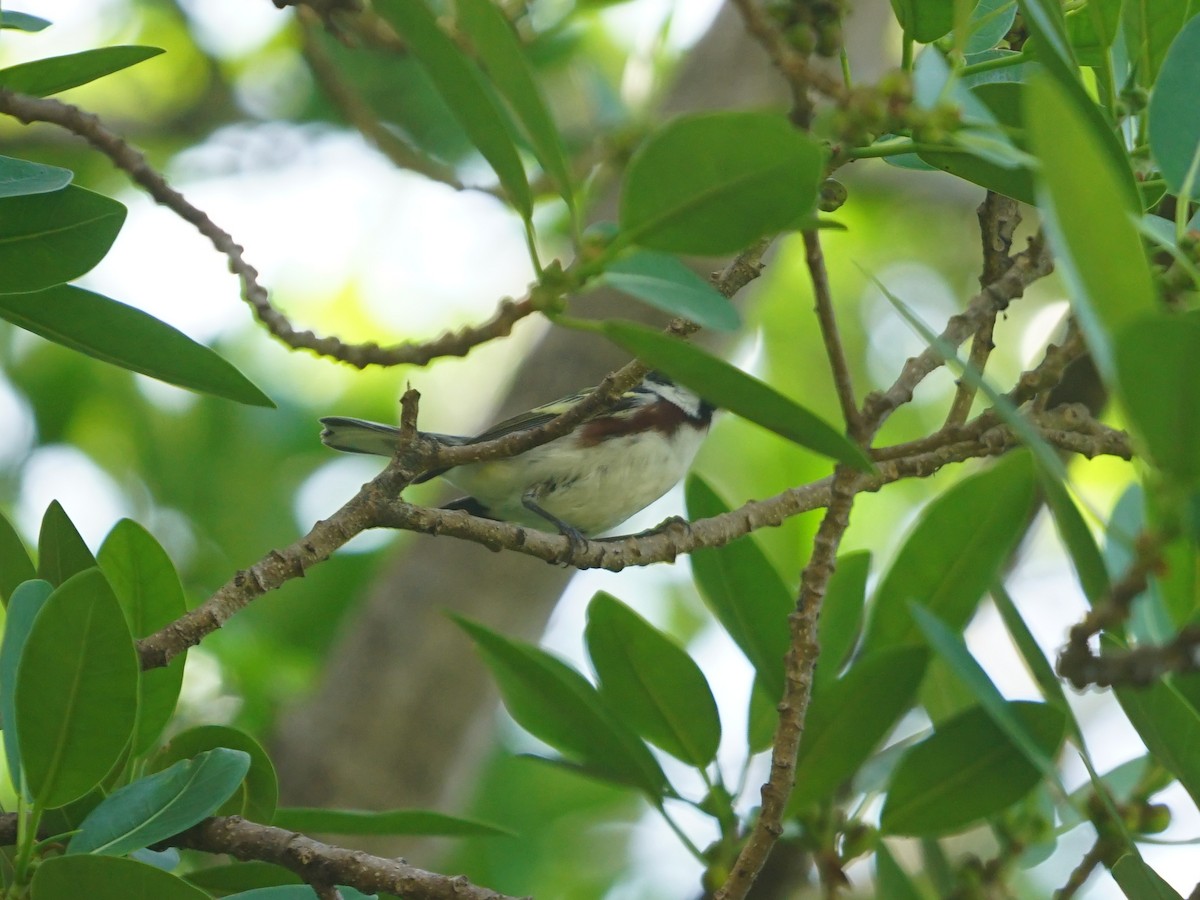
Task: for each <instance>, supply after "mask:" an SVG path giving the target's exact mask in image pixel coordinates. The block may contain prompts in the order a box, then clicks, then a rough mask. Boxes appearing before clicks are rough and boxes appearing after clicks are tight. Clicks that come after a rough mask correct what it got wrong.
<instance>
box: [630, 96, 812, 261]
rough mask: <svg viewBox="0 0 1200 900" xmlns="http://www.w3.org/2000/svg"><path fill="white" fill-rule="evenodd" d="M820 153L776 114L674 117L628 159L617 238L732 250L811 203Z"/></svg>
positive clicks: (781, 226) (783, 226) (673, 248)
mask: <svg viewBox="0 0 1200 900" xmlns="http://www.w3.org/2000/svg"><path fill="white" fill-rule="evenodd" d="M824 155H825V154H824V151H823V150H822V149H821V148H820V146H819V145H818V144H817V143H816V142H815V141H813V140H812V139H811V138H810V137H808V136H807V135H805V134H803V133H801V132H800V131H798V130H797V129H796V128H795V127H794V126H792V124H791V123H790V122H788V120H787V119H786V118H785V117H784V116H782V115H772V114H769V113H756V112H722V113H703V114H700V115H695V116H688V117H685V118H681V119H676V120H675V121H674V122H671V123H669V124H668V125H666V126H665V127H663V128H662V129H661V130H659V131H657V132H655V133H654V134H652V135H651V136H650V138H649V139H648V140H647V141H646V143H645V144H643V145H642V147H641V148H640V149H639V150H638V151H637V153H635V154H634V156H633V158H632V159H631V160H630V162H629V168H628V169H627V170H626V173H625V183H624V185H623V186H622V188H621V206H620V216H619V218H620V224H621V234H620V236H619V237H618V238H617V241H618V243H619V244H624V243H635V244H641V245H643V246H645V247H650V248H653V249H655V250H666V251H667V252H669V253H694V254H701V255H717V254H722V253H735V252H737V251H738V250H741V249H742V248H743V247H745V246H746V245H747V244H749V243H750V242H751V241H753V240H755V239H756V238H760V237H763V236H765V235H769V234H776V233H778V232H780V231H784V230H787V229H788V228H791V227H793V226H794V223H796V222H797V221H798V220H799V219H801V217H803V216H806V215H808V214H809V213H811V212H812V210H813V205H814V204H815V202H816V197H817V185H818V184H819V183H820V181H821V178H822V177H823V174H824V172H823V168H824Z"/></svg>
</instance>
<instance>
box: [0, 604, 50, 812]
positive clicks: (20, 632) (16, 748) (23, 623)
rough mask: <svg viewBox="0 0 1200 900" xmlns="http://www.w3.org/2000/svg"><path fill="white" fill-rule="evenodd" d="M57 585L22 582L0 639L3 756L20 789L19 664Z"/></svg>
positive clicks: (0, 705) (9, 774) (0, 722)
mask: <svg viewBox="0 0 1200 900" xmlns="http://www.w3.org/2000/svg"><path fill="white" fill-rule="evenodd" d="M53 591H54V586H53V585H52V584H50V583H49V582H48V581H26V582H23V583H22V584H20V585H19V586H18V587H17V588H16V589H15V590H14V591H13V593H12V597H11V598H10V600H9V601H8V609H7V611H6V614H5V618H4V639H3V642H0V724H2V725H3V728H4V756H5V758H6V759H7V760H8V777H9V779H10V780H11V781H12V785H13V790H14V791H17V792H20V790H21V750H20V743H19V742H18V740H17V712H16V704H15V702H14V697H15V696H16V690H15V689H16V684H17V665H18V664H19V663H20V662H21V653H22V652H23V651H24V649H25V641H26V640H27V639H28V637H29V632H30V629H32V628H33V620H34V619H35V618H37V614H38V612H39V611H40V610H41V608H42V607H43V606H44V605H45V604H46V601H47V600H48V599H49V598H50V594H51V593H52V592H53Z"/></svg>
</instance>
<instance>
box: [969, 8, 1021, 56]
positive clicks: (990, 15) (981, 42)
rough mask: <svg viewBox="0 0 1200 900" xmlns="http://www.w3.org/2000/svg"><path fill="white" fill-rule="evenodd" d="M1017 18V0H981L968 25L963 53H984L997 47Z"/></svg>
mask: <svg viewBox="0 0 1200 900" xmlns="http://www.w3.org/2000/svg"><path fill="white" fill-rule="evenodd" d="M1016 17H1017V3H1016V0H979V3H978V4H976V6H975V9H974V10H973V11H972V12H971V18H970V21H969V22H968V23H967V39H966V42H965V45H964V47H963V53H966V54H971V53H982V52H983V51H985V50H990V49H992V48H993V47H995V46H996V44H998V43H999V42H1000V39H1001V38H1003V37H1004V36H1005V35H1006V34H1008V30H1009V29H1010V28H1012V23H1013V20H1014V19H1015V18H1016Z"/></svg>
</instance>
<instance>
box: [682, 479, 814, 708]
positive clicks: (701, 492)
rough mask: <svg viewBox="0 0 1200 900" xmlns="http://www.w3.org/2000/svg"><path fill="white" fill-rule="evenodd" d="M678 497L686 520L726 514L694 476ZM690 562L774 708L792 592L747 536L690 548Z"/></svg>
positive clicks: (786, 644)
mask: <svg viewBox="0 0 1200 900" xmlns="http://www.w3.org/2000/svg"><path fill="white" fill-rule="evenodd" d="M684 493H685V495H686V497H687V511H688V518H689V519H692V520H696V519H708V518H711V517H712V516H719V515H721V514H723V513H726V512H729V506H728V505H727V504H726V503H725V501H724V500H722V499H721V498H720V497H719V496H718V495H717V493H716V491H714V490H713V489H712V488H711V487H710V486H709V485H708V483H707V482H705V481H704V480H702V479H701V478H699V477H698V476H695V475H693V476H691V477H689V478H688V480H687V483H686V485H685V488H684ZM691 559H692V575H693V577H694V578H695V579H696V585H697V587H699V588H700V596H702V597H703V598H704V602H705V604H706V605H707V606H708V608H709V610H711V611H712V614H713V615H714V616H716V617H717V621H718V622H720V623H721V626H722V627H723V628H724V629H725V630H726V631H727V632H729V636H730V637H731V638H733V642H734V643H735V644H737V645H738V647H740V648H741V650H742V652H743V653H745V654H746V658H747V659H748V660H750V664H751V665H752V666H754V671H755V672H756V673H757V674H758V681H759V682H761V686H762V688H763V690H764V691H766V693H767V695H768V696H769V697H770V698H771V703H772V705H774V704H775V703H777V702H778V700H779V698H780V697H782V696H783V685H784V657H785V656H786V655H787V652H788V647H789V646H790V644H791V638H790V637H789V630H788V616H789V615H790V614H791V612H792V610H793V609H795V607H796V602H795V600H794V598H793V597H792V592H791V591H790V590H788V587H787V585H785V584H784V583H783V579H782V578H780V577H779V573H778V572H776V571H775V568H774V566H772V565H771V563H770V561H769V560H768V559H767V556H766V554H765V553H763V551H762V548H760V547H759V546H758V542H757V541H756V540H755V539H754V537H753V536H751V535H745V536H744V537H740V538H738V539H737V540H736V541H733V542H732V543H729V544H726V545H725V546H724V547H704V548H700V549H697V550H694V551H693V552H692V557H691Z"/></svg>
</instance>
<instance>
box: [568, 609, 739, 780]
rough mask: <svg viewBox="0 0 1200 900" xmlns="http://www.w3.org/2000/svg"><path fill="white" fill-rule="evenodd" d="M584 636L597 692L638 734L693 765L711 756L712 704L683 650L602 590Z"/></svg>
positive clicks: (715, 722)
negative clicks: (596, 681)
mask: <svg viewBox="0 0 1200 900" xmlns="http://www.w3.org/2000/svg"><path fill="white" fill-rule="evenodd" d="M584 637H585V638H586V640H587V648H588V656H589V657H591V660H592V665H593V666H594V667H595V669H596V674H597V675H598V676H599V679H600V693H601V695H602V696H603V697H604V698H605V699H606V700H607V701H608V702H609V705H610V706H611V707H612V708H613V709H619V710H620V711H621V716H622V718H623V719H624V720H625V721H626V722H628V723H629V724H630V725H632V726H633V728H634V730H635V731H637V732H638V734H640V735H641V736H642V737H644V738H645V739H646V740H648V741H650V743H652V744H654V745H655V746H657V747H660V748H661V749H663V750H665V751H667V752H668V753H670V754H671V755H672V756H674V757H675V758H676V759H680V760H682V761H683V762H685V763H688V764H689V765H692V766H695V767H697V768H703V767H704V766H707V765H708V764H709V763H711V762H712V761H713V760H714V759H715V758H716V755H717V745H718V744H720V742H721V720H720V718H719V717H718V715H717V703H716V701H715V700H714V699H713V695H712V691H711V690H710V689H709V687H708V681H707V680H705V678H704V673H703V672H701V671H700V667H699V666H697V665H696V663H695V662H693V661H692V658H691V657H690V656H688V654H687V651H686V650H684V649H683V648H682V647H680V646H679V645H678V644H677V643H675V642H674V641H673V640H671V639H670V638H669V637H667V636H666V635H665V634H663V633H662V632H660V631H658V630H657V629H656V628H654V626H652V625H651V624H650V623H649V622H647V621H646V620H645V619H643V618H642V617H641V616H639V615H638V614H637V613H635V612H634V611H633V610H632V609H630V608H629V607H628V606H626V605H625V604H624V603H622V602H621V601H620V600H618V599H617V598H616V597H613V596H612V595H611V594H606V593H604V592H603V591H600V592H598V593H597V594H596V596H594V597H593V598H592V602H591V603H590V604H588V612H587V630H586V631H585V633H584Z"/></svg>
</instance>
